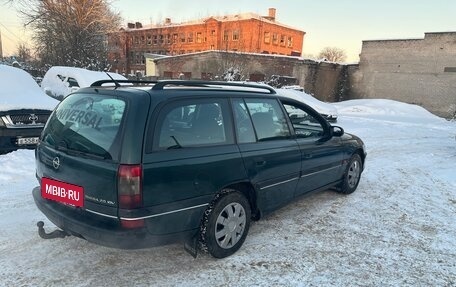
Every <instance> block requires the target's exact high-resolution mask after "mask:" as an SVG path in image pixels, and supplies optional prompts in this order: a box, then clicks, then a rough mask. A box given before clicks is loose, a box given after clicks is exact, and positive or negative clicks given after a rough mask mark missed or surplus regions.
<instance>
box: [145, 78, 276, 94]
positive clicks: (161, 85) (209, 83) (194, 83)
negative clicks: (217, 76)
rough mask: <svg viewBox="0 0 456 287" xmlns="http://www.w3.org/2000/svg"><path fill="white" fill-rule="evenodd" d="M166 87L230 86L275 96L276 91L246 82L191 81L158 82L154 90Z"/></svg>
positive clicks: (265, 86)
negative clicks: (261, 91)
mask: <svg viewBox="0 0 456 287" xmlns="http://www.w3.org/2000/svg"><path fill="white" fill-rule="evenodd" d="M165 86H186V87H207V88H210V87H217V86H228V87H241V88H245V87H247V88H255V89H263V90H266V91H268V92H269V94H275V93H276V91H275V90H274V89H273V88H272V87H270V86H267V85H260V84H249V83H244V82H242V83H241V82H222V81H191V80H190V81H189V80H163V81H158V82H157V83H156V84H155V85H154V86H153V87H152V90H163V88H164V87H165Z"/></svg>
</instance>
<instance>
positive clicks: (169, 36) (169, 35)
mask: <svg viewBox="0 0 456 287" xmlns="http://www.w3.org/2000/svg"><path fill="white" fill-rule="evenodd" d="M166 43H167V44H171V34H166Z"/></svg>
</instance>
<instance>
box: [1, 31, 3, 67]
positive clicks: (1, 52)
mask: <svg viewBox="0 0 456 287" xmlns="http://www.w3.org/2000/svg"><path fill="white" fill-rule="evenodd" d="M2 59H3V49H2V31H1V30H0V60H2Z"/></svg>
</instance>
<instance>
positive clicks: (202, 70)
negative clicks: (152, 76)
mask: <svg viewBox="0 0 456 287" xmlns="http://www.w3.org/2000/svg"><path fill="white" fill-rule="evenodd" d="M154 63H155V64H156V68H157V73H158V75H159V77H160V78H167V77H169V76H170V75H172V78H178V76H179V75H180V74H181V73H183V74H185V75H191V76H190V78H192V79H204V78H206V79H207V78H208V75H211V78H212V79H213V80H216V79H222V78H221V77H222V75H223V73H224V72H225V71H227V70H228V69H229V68H236V69H238V70H239V71H240V72H241V74H242V77H241V80H249V79H250V78H251V77H257V76H258V75H262V76H263V79H264V80H265V81H267V80H268V79H270V78H271V76H272V75H280V76H290V77H295V78H297V79H298V84H299V85H300V86H302V87H304V90H305V91H306V92H307V93H309V94H312V95H314V96H315V97H316V98H318V99H320V100H322V101H328V102H334V101H338V100H339V99H340V92H339V89H340V87H339V86H340V82H341V78H343V77H342V73H343V72H344V69H345V67H344V66H342V65H338V64H334V63H325V62H316V61H312V60H306V59H302V58H299V57H286V56H280V55H263V54H246V53H233V52H223V51H206V52H201V53H193V54H187V55H178V56H174V57H167V58H162V59H157V60H155V61H154Z"/></svg>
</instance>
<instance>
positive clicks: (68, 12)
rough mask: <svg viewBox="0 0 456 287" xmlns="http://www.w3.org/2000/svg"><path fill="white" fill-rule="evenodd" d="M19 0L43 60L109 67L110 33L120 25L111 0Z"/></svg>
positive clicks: (91, 67)
mask: <svg viewBox="0 0 456 287" xmlns="http://www.w3.org/2000/svg"><path fill="white" fill-rule="evenodd" d="M18 1H19V4H18V5H19V6H18V9H19V11H20V13H21V14H22V15H23V18H24V22H25V26H30V27H31V28H32V29H33V31H34V33H33V36H32V38H33V40H34V42H35V46H36V47H35V48H36V55H37V56H38V57H39V58H40V60H41V62H42V64H45V65H51V66H52V65H65V66H76V67H83V68H87V69H92V70H102V69H106V68H108V67H107V65H108V64H107V52H108V50H107V49H108V47H107V34H108V33H109V32H111V31H114V30H117V29H118V27H119V26H120V16H119V14H117V13H115V12H113V11H112V10H111V7H110V2H109V1H108V0H33V1H25V0H18ZM15 2H16V1H15ZM16 3H17V2H16Z"/></svg>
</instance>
